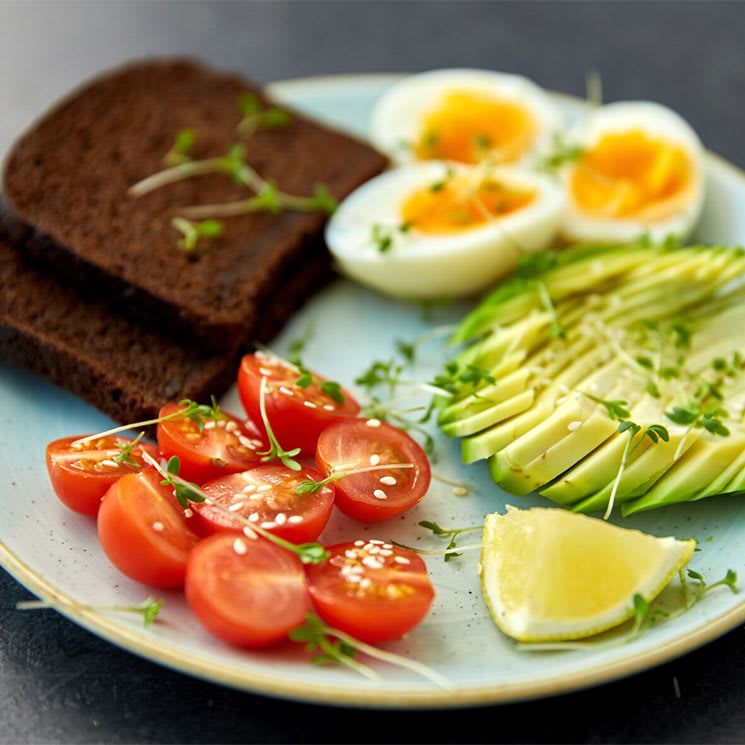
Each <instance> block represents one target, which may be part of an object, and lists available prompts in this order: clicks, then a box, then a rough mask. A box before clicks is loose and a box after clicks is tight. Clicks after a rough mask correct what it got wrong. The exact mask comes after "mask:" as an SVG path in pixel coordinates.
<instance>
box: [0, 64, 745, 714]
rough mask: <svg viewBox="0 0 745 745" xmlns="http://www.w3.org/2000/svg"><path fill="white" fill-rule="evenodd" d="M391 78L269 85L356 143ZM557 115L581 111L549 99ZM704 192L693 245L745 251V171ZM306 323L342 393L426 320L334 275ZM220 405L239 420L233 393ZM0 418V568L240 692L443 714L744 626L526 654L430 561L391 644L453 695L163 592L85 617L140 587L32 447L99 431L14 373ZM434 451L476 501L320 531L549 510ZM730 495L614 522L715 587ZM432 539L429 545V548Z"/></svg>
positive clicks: (699, 626) (731, 510) (540, 691)
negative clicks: (235, 639) (262, 646)
mask: <svg viewBox="0 0 745 745" xmlns="http://www.w3.org/2000/svg"><path fill="white" fill-rule="evenodd" d="M393 79H394V78H392V77H390V76H386V77H383V76H349V77H333V78H316V79H308V80H298V81H290V82H285V83H277V84H275V85H272V86H271V92H272V93H273V94H274V95H275V96H277V97H279V98H280V99H282V100H283V101H286V102H287V103H288V104H292V105H293V106H295V107H297V108H299V109H301V110H304V111H306V112H308V113H309V114H311V115H313V116H315V117H317V118H318V119H321V120H323V121H326V122H328V123H330V124H332V125H336V126H338V127H340V128H343V129H346V130H349V131H351V132H354V133H357V134H359V135H362V136H364V134H365V128H366V122H367V117H368V112H369V111H370V107H371V106H372V104H373V102H374V101H375V99H376V98H377V97H378V96H379V95H380V94H381V93H382V92H383V90H385V88H386V87H387V86H388V85H390V84H391V82H392V81H393ZM557 102H558V103H559V105H560V106H561V107H562V108H563V109H564V110H565V111H566V113H567V115H569V116H572V115H576V114H577V113H578V112H579V111H581V103H580V102H577V101H575V100H572V99H568V98H564V97H557ZM707 175H708V179H709V192H708V199H707V204H706V209H705V213H704V217H703V221H702V223H701V227H700V231H699V232H700V235H701V237H702V239H704V240H706V241H711V242H724V243H743V242H745V175H744V174H742V173H741V172H739V171H738V170H736V169H735V168H734V167H732V166H730V165H728V164H727V163H725V162H723V161H721V160H719V159H718V158H716V157H714V156H710V157H708V159H707ZM464 311H465V308H464V307H461V308H447V309H446V308H441V309H439V310H438V311H437V313H436V315H437V319H436V322H437V323H448V322H451V321H455V320H457V319H458V318H459V317H460V316H461V315H462V313H463V312H464ZM311 319H313V321H314V323H315V329H316V331H315V335H314V336H313V338H312V341H311V342H310V344H309V346H308V348H307V352H306V354H305V358H306V361H307V364H308V365H310V366H312V367H315V368H317V369H318V370H320V371H322V372H323V373H324V374H326V375H328V376H330V377H332V378H334V379H337V380H340V381H342V382H343V383H344V384H345V385H349V384H351V383H352V381H353V380H354V378H355V376H356V375H358V374H359V373H360V372H361V371H362V369H363V368H365V367H366V366H367V365H368V364H369V363H370V362H371V361H372V360H373V359H375V358H387V357H389V356H390V355H391V354H392V353H393V342H394V340H395V339H398V338H403V339H411V338H413V337H415V336H416V335H418V334H419V333H421V332H423V331H424V330H426V329H427V328H429V327H430V325H431V324H432V321H425V320H423V319H422V317H421V313H420V309H419V308H417V307H415V306H410V305H406V304H404V303H400V302H396V301H393V300H390V299H388V298H385V297H381V296H378V295H376V294H374V293H372V292H368V291H367V290H364V289H361V288H360V287H357V286H355V285H353V284H351V283H349V282H346V281H337V282H336V283H335V284H333V285H331V286H330V287H328V288H327V289H325V290H323V291H322V292H321V293H319V294H318V295H317V296H316V297H315V298H314V299H313V300H312V301H311V302H310V303H309V304H308V305H307V306H306V307H305V308H304V309H303V310H302V311H301V312H299V313H298V314H297V315H296V316H295V317H294V318H293V320H292V321H291V323H290V324H289V325H288V326H287V328H286V329H285V331H284V333H283V334H282V335H281V337H280V338H279V339H277V341H276V344H275V347H276V349H277V350H278V351H280V352H282V351H284V350H286V349H287V346H288V344H289V343H290V341H291V340H292V339H294V338H296V337H297V336H298V335H300V334H301V333H302V332H303V331H304V329H305V328H306V326H307V324H308V322H309V321H310V320H311ZM441 353H442V346H441V343H440V342H432V343H431V344H429V345H428V346H427V347H425V348H424V349H423V353H422V358H421V361H420V363H419V367H418V369H417V370H416V371H414V372H412V378H418V379H420V380H424V379H427V378H428V377H429V376H430V375H431V374H432V372H433V371H434V370H436V369H438V367H439V366H440V364H441V361H442V357H441ZM223 404H224V405H225V406H226V407H227V408H228V409H233V410H235V411H240V405H239V403H238V399H237V395H236V392H235V390H233V391H231V392H230V393H229V394H228V396H226V398H225V400H224V401H223ZM0 411H2V412H3V422H2V425H3V426H2V432H3V435H2V440H3V446H2V448H1V449H0V473H2V474H3V475H2V477H1V478H2V484H3V487H4V488H3V517H2V520H1V521H0V541H1V544H0V562H2V564H3V566H5V568H6V569H8V571H10V572H11V573H12V574H13V575H14V576H15V577H17V578H18V579H19V580H20V581H21V582H22V583H24V584H25V585H26V586H27V587H28V588H29V589H30V590H32V591H33V592H34V593H36V594H38V595H40V596H41V597H43V598H45V599H47V600H54V601H56V602H57V603H59V604H60V608H61V611H62V612H63V613H64V614H65V615H66V616H68V617H69V618H71V619H72V620H74V621H76V622H77V623H79V624H81V625H82V626H84V627H86V628H88V629H90V630H91V631H93V632H94V633H97V634H99V635H101V636H103V637H104V638H106V639H108V640H110V641H111V642H113V643H115V644H118V645H120V646H122V647H124V648H126V649H129V650H131V651H133V652H135V653H137V654H140V655H142V656H143V657H147V658H149V659H151V660H153V661H156V662H160V663H162V664H164V665H168V666H170V667H173V668H175V669H178V670H181V671H183V672H186V673H189V674H192V675H196V676H200V677H203V678H206V679H209V680H212V681H216V682H219V683H223V684H226V685H230V686H235V687H238V688H245V689H248V690H252V691H258V692H263V693H267V694H272V695H277V696H285V697H288V698H295V699H303V700H308V701H321V702H327V703H338V704H349V705H363V706H399V707H400V706H415V707H428V706H432V707H443V706H456V705H466V704H478V703H492V702H500V701H509V700H517V699H526V698H531V697H538V696H543V695H548V694H554V693H558V692H560V691H566V690H570V689H574V688H579V687H583V686H590V685H594V684H597V683H600V682H603V681H608V680H611V679H613V678H617V677H620V676H623V675H628V674H629V673H632V672H635V671H638V670H642V669H644V668H648V667H650V666H652V665H655V664H658V663H660V662H662V661H664V660H667V659H670V658H671V657H674V656H676V655H680V654H682V653H683V652H686V651H688V650H690V649H693V648H695V647H697V646H700V645H701V644H704V643H705V642H707V641H709V640H711V639H713V638H715V637H716V636H718V635H720V634H722V633H724V632H725V631H727V630H728V629H731V628H733V627H734V626H736V625H737V624H739V623H741V622H742V621H743V620H745V598H744V597H743V596H742V595H739V596H736V595H732V594H731V593H729V592H728V591H726V590H725V591H721V592H715V593H712V594H711V595H709V596H707V598H706V600H705V602H702V603H700V604H699V605H698V606H696V607H695V608H694V609H693V610H692V611H690V612H689V613H687V614H685V615H683V616H681V617H679V618H677V619H676V620H675V621H674V622H670V623H667V624H660V625H659V626H656V627H654V628H652V629H651V630H650V631H649V632H648V633H647V634H646V635H644V636H642V637H640V638H639V639H637V640H636V641H634V642H633V643H630V644H628V645H625V646H620V647H616V648H613V649H606V650H604V651H600V650H595V651H582V652H564V653H542V654H535V653H531V654H528V653H525V652H521V651H518V650H517V649H516V648H515V647H514V645H513V643H512V642H511V641H510V640H509V639H508V638H506V637H505V636H503V635H502V634H501V633H500V632H499V631H498V630H497V629H496V628H495V626H494V625H493V624H492V622H491V620H490V618H489V617H488V615H487V611H486V607H485V605H484V602H483V600H482V598H481V593H480V590H479V582H478V578H477V575H476V566H477V562H478V557H477V555H476V554H475V553H470V554H466V555H464V556H463V557H462V558H461V559H459V560H458V561H453V562H450V563H448V564H445V563H444V562H443V561H442V559H441V558H439V557H434V558H433V560H430V561H428V566H429V568H430V571H431V574H432V578H433V580H434V583H435V586H436V588H437V598H436V601H435V603H434V606H433V608H432V611H431V613H430V615H429V617H428V618H427V619H426V620H425V622H424V623H422V625H421V626H420V627H419V628H417V629H416V631H415V632H414V633H412V634H411V635H410V636H409V637H408V638H406V639H404V640H401V641H399V642H396V643H394V644H391V645H389V648H390V649H391V650H392V651H395V652H399V653H401V654H405V655H410V656H412V657H414V658H416V659H417V660H420V661H421V662H424V663H425V664H427V665H429V666H431V667H432V668H435V669H436V670H438V671H439V672H441V673H443V674H444V675H446V676H447V677H448V678H449V679H450V680H451V681H452V683H453V686H454V690H453V691H446V690H442V689H440V688H437V687H436V686H434V685H433V684H431V683H429V682H428V681H426V680H424V679H421V678H418V677H416V676H414V675H413V674H410V673H408V672H405V671H401V670H398V669H395V668H390V667H387V666H384V665H380V666H378V670H379V672H380V673H381V674H382V675H383V676H384V680H385V683H384V684H376V683H371V682H369V681H367V680H365V679H363V678H361V677H357V676H356V675H355V674H354V673H353V672H350V671H349V670H346V669H340V668H318V667H313V666H311V665H310V664H308V662H307V659H306V657H305V656H304V653H303V652H302V651H301V650H300V649H298V648H296V647H295V646H294V645H291V644H289V643H288V644H287V645H286V646H283V647H281V648H277V649H272V650H269V651H262V652H242V651H237V650H235V649H232V648H230V647H228V646H226V645H224V644H222V643H220V642H219V641H217V640H216V639H214V638H212V637H211V636H210V635H209V634H207V633H206V632H205V631H203V630H202V628H201V627H200V626H199V624H198V623H197V622H196V621H195V620H194V618H193V617H192V616H191V614H190V613H189V611H188V608H187V607H186V604H185V602H184V600H183V598H182V597H181V595H180V594H179V593H158V596H162V597H164V598H165V606H164V610H163V611H162V623H159V624H156V625H155V626H154V627H152V628H150V629H144V628H142V626H141V625H140V624H139V623H138V622H137V619H135V618H130V617H128V616H126V615H121V614H120V615H117V614H115V613H108V614H106V613H97V612H93V611H89V610H85V609H82V608H80V607H78V606H77V605H75V604H74V603H77V604H81V605H90V604H93V605H101V604H133V603H138V602H140V601H141V600H143V599H144V598H145V596H147V595H148V593H149V590H148V589H147V588H144V587H142V586H140V585H137V584H136V583H134V582H130V581H129V580H127V579H126V578H124V577H122V576H121V575H120V574H119V573H118V572H117V571H116V570H115V569H113V568H112V567H111V566H110V564H109V563H108V561H107V560H106V557H105V556H104V555H103V553H102V551H101V549H100V547H99V545H98V541H97V538H96V530H95V524H94V523H93V522H92V521H90V520H88V519H86V518H83V517H80V516H77V515H75V514H73V513H71V512H69V511H67V510H66V509H65V508H64V507H63V506H62V505H61V504H60V503H59V501H58V500H57V499H56V497H55V496H54V494H53V493H52V490H51V487H50V485H49V482H48V480H47V476H46V471H45V467H44V446H45V444H46V443H47V442H48V441H49V440H52V439H54V438H57V437H61V436H63V435H68V434H70V433H77V432H95V431H100V430H103V429H105V428H106V427H107V426H109V422H108V420H107V419H106V418H105V417H104V416H102V415H101V414H99V413H98V412H96V411H95V410H94V409H92V408H91V407H89V406H87V405H86V404H84V403H81V402H80V401H79V400H77V399H76V398H74V397H73V396H71V395H70V394H68V393H66V392H64V391H62V390H60V389H58V388H55V387H53V386H51V385H48V384H47V383H45V382H43V381H41V380H39V379H37V378H35V377H32V376H30V375H27V374H26V373H23V372H21V371H19V370H16V369H11V368H8V367H6V366H0ZM438 451H439V452H440V458H439V461H438V463H437V464H436V465H435V466H434V470H435V471H436V472H437V473H439V474H442V475H445V476H449V477H455V478H459V479H462V480H465V481H467V482H469V483H471V484H473V485H474V486H475V487H476V489H477V493H476V494H471V495H469V496H466V497H456V496H454V495H453V493H452V489H451V487H449V486H448V485H446V484H444V483H441V482H437V481H436V482H434V483H433V486H432V489H431V492H430V494H429V495H428V496H427V498H426V499H425V500H424V501H423V503H421V504H420V505H419V506H418V507H417V508H416V509H414V510H412V511H411V512H410V513H408V514H407V515H406V516H405V517H404V518H402V519H399V520H394V521H392V522H391V523H390V524H378V525H374V526H364V525H361V524H357V523H351V522H350V521H348V520H346V519H340V518H338V516H337V517H336V518H334V519H333V520H332V523H331V524H330V526H329V528H328V529H327V531H326V533H325V534H324V536H323V538H324V540H325V541H326V542H329V543H331V542H335V541H336V540H338V539H342V538H344V539H348V538H357V537H359V536H360V535H361V536H364V537H368V538H372V537H380V538H394V539H397V540H399V541H402V542H405V543H411V542H417V539H418V538H420V537H421V540H420V541H418V545H420V546H424V545H428V544H432V545H436V544H435V541H434V539H431V538H427V536H426V535H424V534H423V531H422V530H421V529H420V528H418V527H417V522H418V521H419V520H423V519H431V520H437V521H438V522H439V523H441V524H442V525H444V526H453V527H458V526H467V525H475V524H478V523H480V522H481V521H482V520H483V517H484V515H485V514H487V513H490V512H493V511H495V510H503V508H504V506H505V504H508V503H513V504H517V505H519V506H521V507H529V506H532V505H538V504H545V503H546V502H545V500H543V499H541V498H540V497H527V498H522V499H521V498H516V497H510V496H508V495H506V494H505V493H503V492H502V491H500V490H499V489H498V488H497V487H496V486H494V484H493V483H492V482H491V480H490V479H489V476H488V474H487V470H486V467H485V466H483V464H476V465H473V466H469V467H463V466H462V465H461V464H460V462H459V457H458V444H457V443H456V442H447V441H444V440H438ZM742 506H743V502H742V500H741V499H739V498H730V499H728V498H719V499H709V500H705V501H703V502H698V503H694V504H690V505H683V506H677V507H672V508H666V509H664V510H660V511H657V512H651V513H645V514H643V515H640V516H638V517H635V518H633V519H629V520H626V521H625V522H624V524H625V525H628V526H632V527H636V528H641V529H642V530H645V531H648V532H650V533H654V534H656V535H671V534H672V535H677V536H686V537H688V536H693V537H695V538H697V539H699V540H700V541H701V544H702V546H703V547H704V550H703V552H701V553H698V554H696V556H695V557H694V559H693V563H692V566H693V567H694V568H695V569H696V570H698V571H700V572H702V573H703V574H704V575H706V576H710V577H716V578H718V577H719V576H720V575H723V574H724V572H725V571H726V569H727V568H728V567H733V568H735V569H741V568H742V567H743V565H744V564H745V542H744V541H743V539H744V538H745V512H743V510H742ZM440 545H441V544H440Z"/></svg>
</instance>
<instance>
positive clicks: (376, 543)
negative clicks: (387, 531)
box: [370, 538, 385, 546]
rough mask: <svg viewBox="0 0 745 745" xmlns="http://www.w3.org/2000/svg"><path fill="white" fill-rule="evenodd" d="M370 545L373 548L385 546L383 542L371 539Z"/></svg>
mask: <svg viewBox="0 0 745 745" xmlns="http://www.w3.org/2000/svg"><path fill="white" fill-rule="evenodd" d="M370 543H371V544H372V545H373V546H384V545H385V542H384V541H379V540H378V539H377V538H371V539H370Z"/></svg>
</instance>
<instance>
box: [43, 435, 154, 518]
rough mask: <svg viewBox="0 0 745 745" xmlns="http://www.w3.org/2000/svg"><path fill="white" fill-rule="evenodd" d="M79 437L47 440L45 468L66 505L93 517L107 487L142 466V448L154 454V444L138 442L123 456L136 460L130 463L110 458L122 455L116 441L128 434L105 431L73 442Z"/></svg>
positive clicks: (127, 440) (125, 439)
mask: <svg viewBox="0 0 745 745" xmlns="http://www.w3.org/2000/svg"><path fill="white" fill-rule="evenodd" d="M81 437H85V435H79V436H77V437H62V438H61V439H59V440H54V441H53V442H50V443H49V444H48V445H47V450H46V461H47V471H48V472H49V478H50V480H51V482H52V488H53V489H54V491H55V494H56V495H57V496H58V497H59V499H60V501H61V502H62V503H63V504H64V505H65V506H66V507H69V508H70V509H71V510H75V512H80V513H81V514H83V515H89V516H90V517H95V516H96V515H97V514H98V510H99V508H100V506H101V499H102V498H103V495H104V494H106V492H107V491H108V489H109V487H111V486H112V484H114V483H115V482H116V481H117V480H118V479H120V478H121V477H122V476H126V475H127V474H129V473H136V472H137V471H138V470H139V469H140V468H141V467H142V466H143V464H144V462H143V460H142V453H143V452H147V453H149V454H150V455H151V456H152V457H153V458H157V457H158V448H157V447H155V445H149V444H148V443H143V442H138V443H137V445H135V446H134V447H133V448H132V450H131V451H130V454H129V455H128V456H127V460H130V461H132V462H133V463H137V465H136V466H133V465H129V464H128V463H125V462H121V463H117V462H116V461H115V460H114V459H115V458H117V457H119V456H121V455H122V448H120V447H119V445H128V444H130V443H131V442H132V440H131V438H129V437H121V436H119V435H108V436H106V437H97V438H95V439H94V440H88V441H86V442H81V443H79V444H74V443H77V441H78V440H80V439H81Z"/></svg>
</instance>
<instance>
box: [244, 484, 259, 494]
mask: <svg viewBox="0 0 745 745" xmlns="http://www.w3.org/2000/svg"><path fill="white" fill-rule="evenodd" d="M252 491H256V484H248V485H246V486H244V487H243V493H244V494H250V493H251V492H252Z"/></svg>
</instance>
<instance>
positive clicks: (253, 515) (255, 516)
mask: <svg viewBox="0 0 745 745" xmlns="http://www.w3.org/2000/svg"><path fill="white" fill-rule="evenodd" d="M248 519H249V520H250V521H251V522H252V523H257V522H259V515H258V513H257V512H252V513H251V514H250V515H249V516H248Z"/></svg>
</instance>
